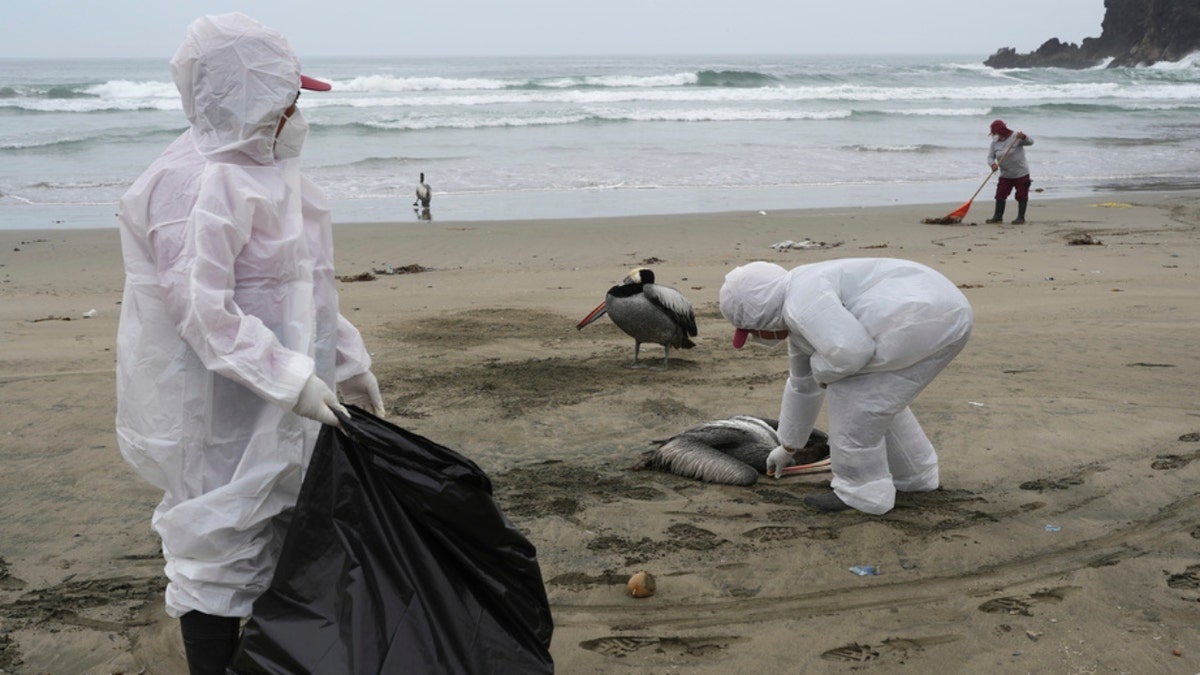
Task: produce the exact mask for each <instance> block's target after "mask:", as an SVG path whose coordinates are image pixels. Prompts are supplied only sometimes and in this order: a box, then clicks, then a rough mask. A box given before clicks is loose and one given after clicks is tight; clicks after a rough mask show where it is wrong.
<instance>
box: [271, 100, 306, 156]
mask: <svg viewBox="0 0 1200 675" xmlns="http://www.w3.org/2000/svg"><path fill="white" fill-rule="evenodd" d="M306 138H308V120H306V119H304V115H302V114H300V111H299V110H296V111H295V112H293V113H292V116H291V117H289V118H287V121H285V122H284V123H283V128H282V129H280V130H279V135H278V136H276V137H275V160H276V161H279V160H284V159H295V158H296V157H299V156H300V150H301V149H303V148H304V139H306Z"/></svg>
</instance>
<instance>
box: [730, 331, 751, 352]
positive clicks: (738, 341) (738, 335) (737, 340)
mask: <svg viewBox="0 0 1200 675" xmlns="http://www.w3.org/2000/svg"><path fill="white" fill-rule="evenodd" d="M748 337H750V331H748V330H746V329H745V328H738V329H737V330H735V331H733V348H734V349H741V348H742V347H745V346H746V338H748Z"/></svg>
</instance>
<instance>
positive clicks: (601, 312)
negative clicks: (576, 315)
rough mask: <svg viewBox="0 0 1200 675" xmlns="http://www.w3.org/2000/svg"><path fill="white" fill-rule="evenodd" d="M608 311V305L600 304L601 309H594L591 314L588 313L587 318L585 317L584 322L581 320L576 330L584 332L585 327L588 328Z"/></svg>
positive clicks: (576, 325)
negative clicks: (587, 326)
mask: <svg viewBox="0 0 1200 675" xmlns="http://www.w3.org/2000/svg"><path fill="white" fill-rule="evenodd" d="M607 311H608V305H606V304H605V303H603V302H602V303H600V306H599V307H597V308H596V309H593V310H592V311H591V312H590V313H588V315H587V316H585V317H583V320H581V321H580V322H579V323H577V324H575V328H576V330H583V327H584V326H586V325H588V324H589V323H591V322H593V321H595V320H596V319H599V318H600V317H602V316H604V314H605V312H607Z"/></svg>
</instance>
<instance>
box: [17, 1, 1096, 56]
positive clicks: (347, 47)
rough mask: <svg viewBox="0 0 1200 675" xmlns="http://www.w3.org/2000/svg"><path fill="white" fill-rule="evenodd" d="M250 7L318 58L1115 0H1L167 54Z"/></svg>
mask: <svg viewBox="0 0 1200 675" xmlns="http://www.w3.org/2000/svg"><path fill="white" fill-rule="evenodd" d="M234 10H236V11H242V12H245V13H246V14H249V15H250V16H252V17H254V18H255V19H257V20H259V21H261V22H262V23H264V24H267V25H268V26H271V27H273V28H276V29H278V30H280V31H281V32H282V33H283V34H284V35H286V36H287V37H288V38H289V40H290V41H291V43H292V46H293V47H294V48H295V50H296V52H297V53H298V54H299V55H300V57H301V59H302V60H303V58H304V57H305V56H306V55H307V56H422V55H423V56H442V55H525V54H529V55H543V54H587V55H592V54H614V55H615V54H776V53H779V54H839V53H843V54H845V53H856V54H871V53H946V54H982V55H987V54H991V53H992V52H994V51H996V50H997V49H998V48H1000V47H1014V48H1016V49H1017V51H1020V52H1026V51H1031V50H1033V49H1036V48H1037V47H1038V46H1039V45H1041V44H1042V43H1043V42H1045V41H1046V40H1047V39H1049V38H1052V37H1057V38H1059V39H1061V40H1063V41H1066V42H1076V43H1077V42H1079V41H1081V40H1082V39H1084V38H1086V37H1098V36H1099V35H1100V22H1101V20H1102V19H1103V18H1104V0H987V1H982V0H733V1H729V0H722V1H721V2H716V1H714V0H441V1H439V0H424V1H422V2H419V3H418V2H413V1H412V0H391V2H388V1H387V0H383V1H381V0H244V1H243V2H240V3H229V2H212V1H211V0H209V1H200V0H163V1H159V2H146V0H92V1H90V2H89V1H87V0H3V1H2V2H0V26H2V27H3V31H2V33H0V34H2V35H3V39H2V40H0V57H54V56H59V57H109V56H148V57H163V58H166V57H169V56H170V55H171V54H173V53H174V52H175V48H176V47H177V46H178V45H179V41H180V39H181V38H182V37H183V33H184V29H185V28H186V27H187V25H188V23H190V22H191V21H192V19H194V18H196V17H197V16H199V15H201V14H215V13H221V12H225V11H234Z"/></svg>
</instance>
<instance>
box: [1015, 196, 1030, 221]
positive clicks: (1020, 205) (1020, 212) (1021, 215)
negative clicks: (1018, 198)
mask: <svg viewBox="0 0 1200 675" xmlns="http://www.w3.org/2000/svg"><path fill="white" fill-rule="evenodd" d="M1028 204H1029V200H1028V199H1027V200H1025V201H1023V202H1017V219H1016V220H1014V221H1012V224H1013V225H1024V224H1025V206H1026V205H1028Z"/></svg>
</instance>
